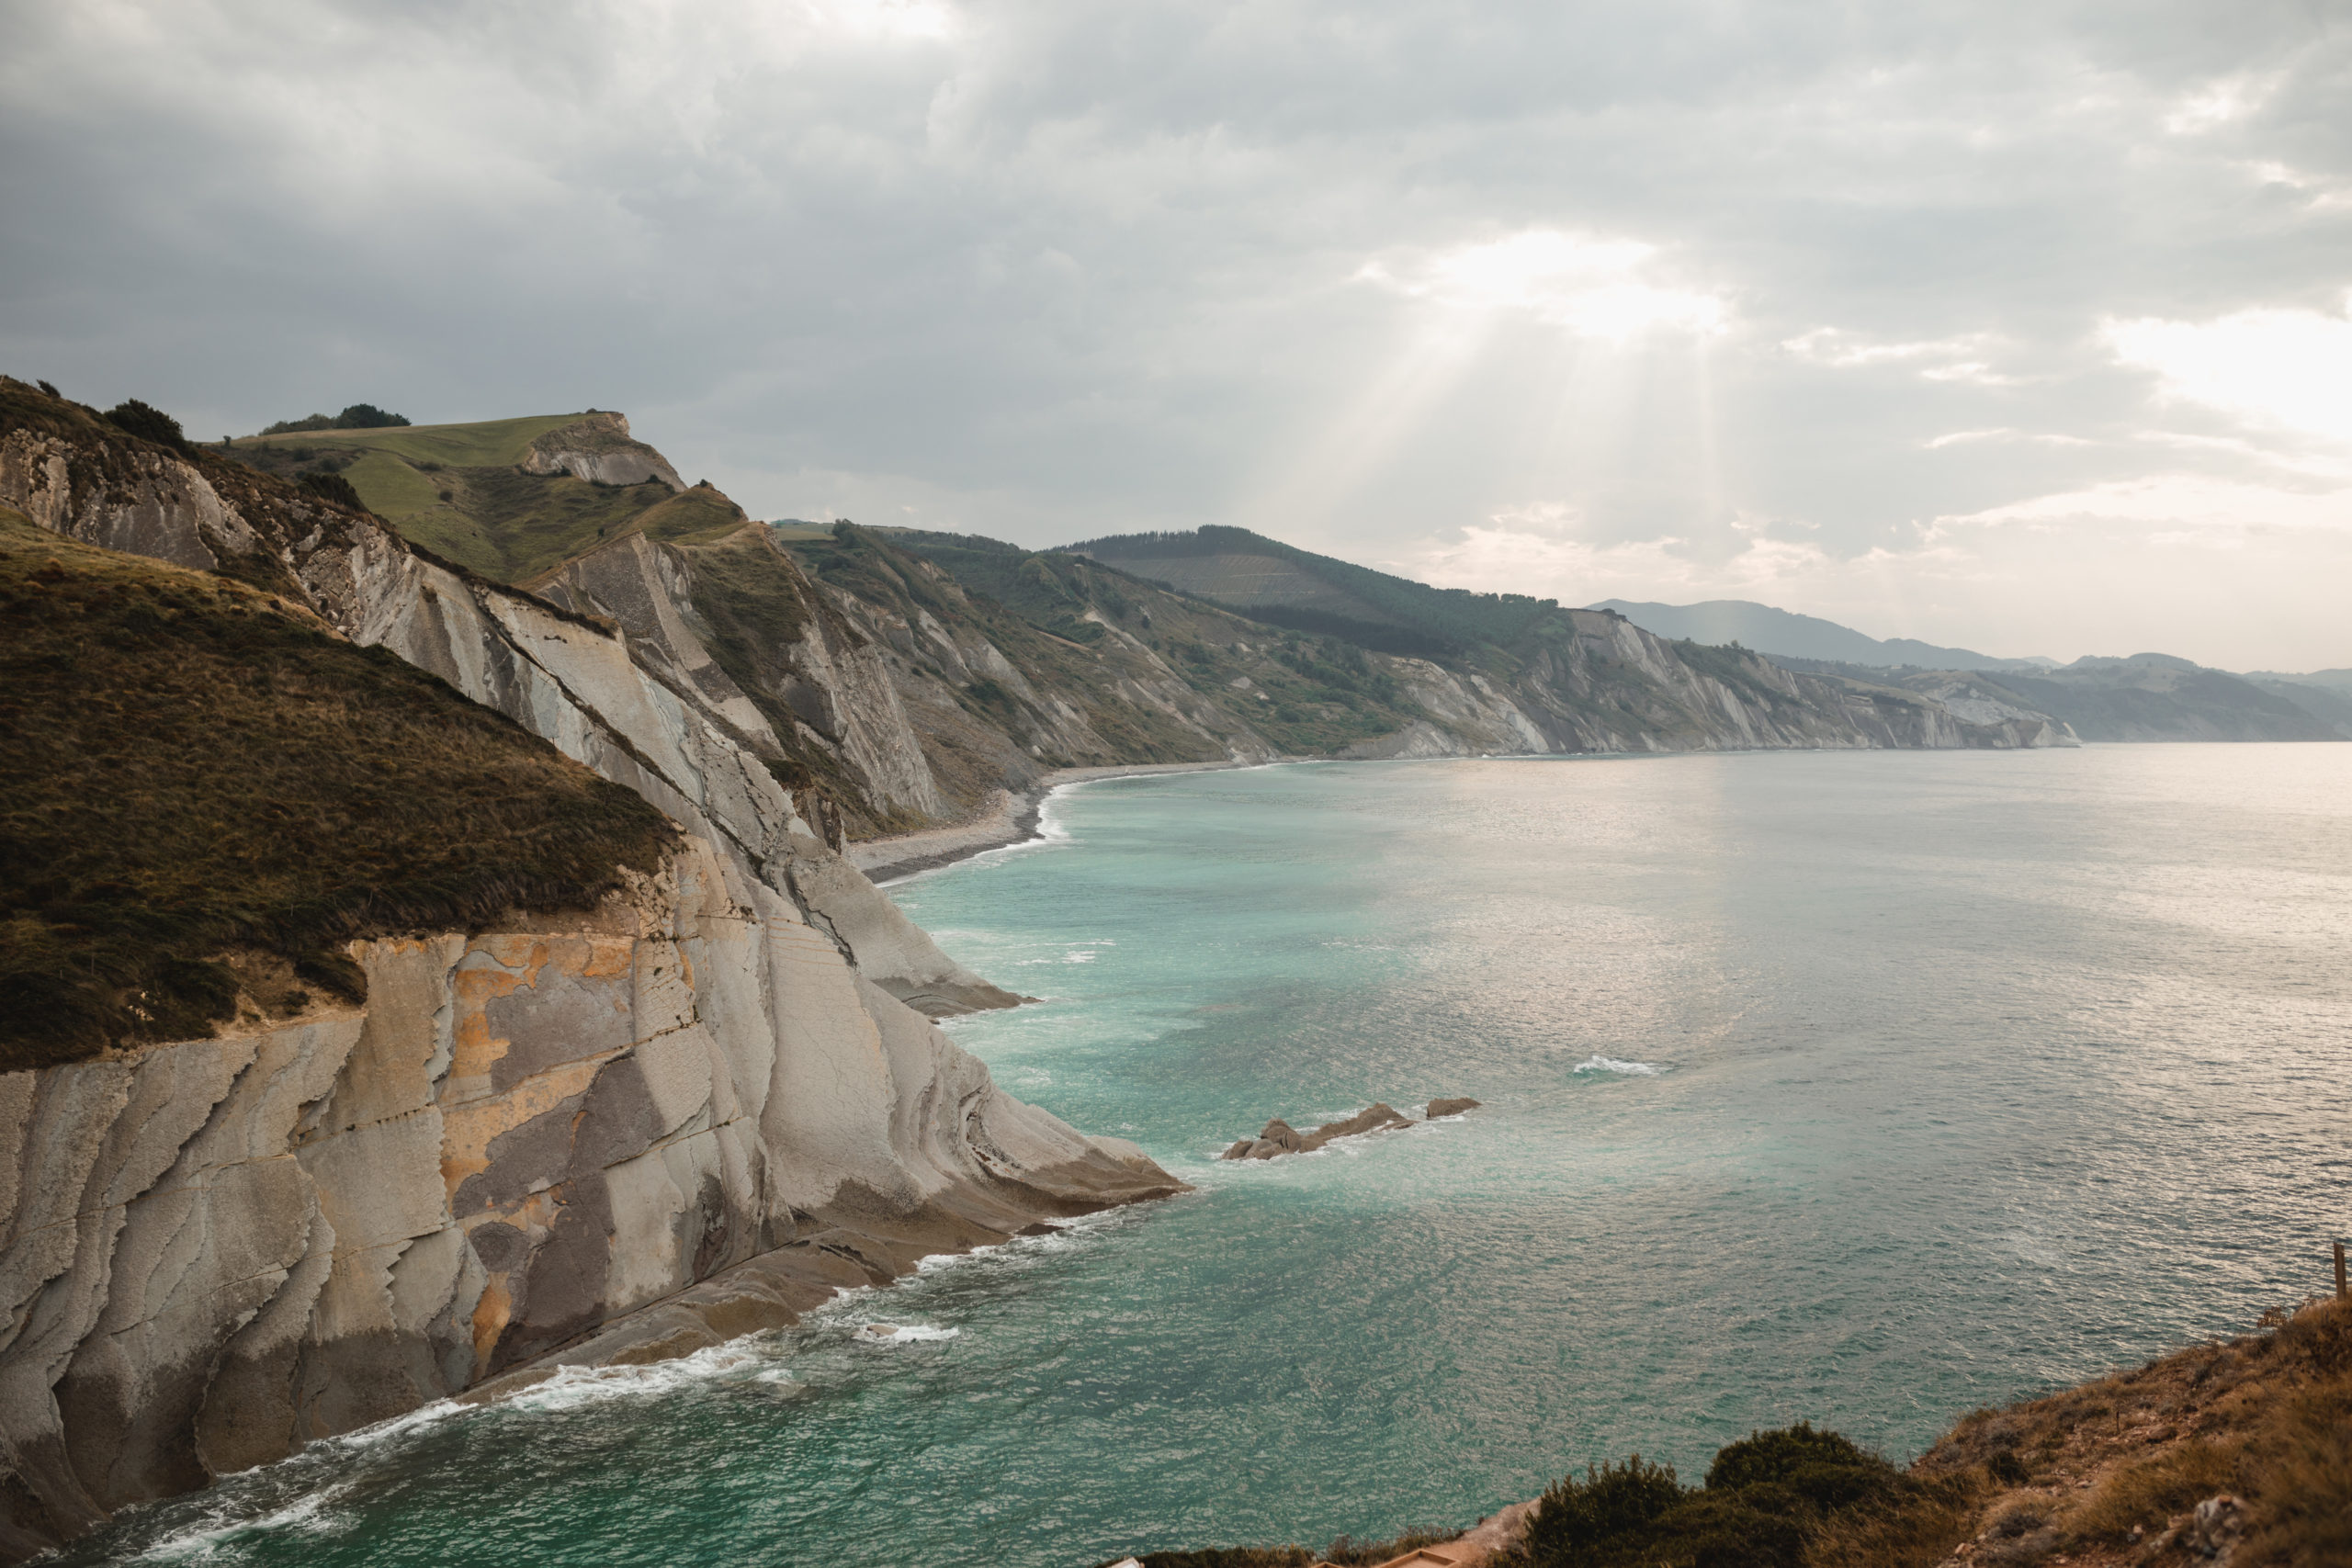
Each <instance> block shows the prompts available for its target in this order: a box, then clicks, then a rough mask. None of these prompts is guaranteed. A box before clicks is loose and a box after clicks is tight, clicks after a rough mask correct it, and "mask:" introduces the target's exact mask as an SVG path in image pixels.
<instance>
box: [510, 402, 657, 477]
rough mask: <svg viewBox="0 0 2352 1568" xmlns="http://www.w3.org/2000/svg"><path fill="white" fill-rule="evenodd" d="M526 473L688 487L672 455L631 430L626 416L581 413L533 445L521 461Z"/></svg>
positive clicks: (606, 413) (604, 413)
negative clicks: (668, 454) (636, 435)
mask: <svg viewBox="0 0 2352 1568" xmlns="http://www.w3.org/2000/svg"><path fill="white" fill-rule="evenodd" d="M522 467H523V471H524V472H525V473H526V474H570V475H571V477H572V478H573V479H586V480H588V481H590V482H591V483H594V484H608V485H641V484H643V483H644V482H645V481H646V480H648V479H660V480H661V481H662V483H663V484H666V485H668V486H669V487H670V488H671V489H672V490H673V491H682V490H684V489H685V488H686V482H685V480H684V479H680V478H679V477H678V470H677V469H675V468H672V467H671V466H670V459H668V458H667V457H663V456H662V454H661V453H659V452H657V451H655V450H654V449H653V448H652V447H650V446H647V445H646V444H645V443H644V442H642V441H639V440H637V439H636V438H635V437H633V436H631V435H630V434H629V433H628V417H627V416H626V415H623V414H617V413H609V412H600V413H591V414H583V415H582V416H581V417H580V418H578V419H576V420H573V421H572V422H571V423H570V424H567V425H564V426H562V427H560V428H559V429H555V430H550V431H548V433H547V434H544V435H542V436H540V437H539V438H538V439H537V440H536V441H534V442H532V443H531V450H530V452H529V453H528V454H527V455H526V457H524V459H523V465H522Z"/></svg>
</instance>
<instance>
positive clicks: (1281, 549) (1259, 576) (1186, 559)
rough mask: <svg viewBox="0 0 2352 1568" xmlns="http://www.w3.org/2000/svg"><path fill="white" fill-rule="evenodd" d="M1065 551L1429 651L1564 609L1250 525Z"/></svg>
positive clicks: (1510, 630)
mask: <svg viewBox="0 0 2352 1568" xmlns="http://www.w3.org/2000/svg"><path fill="white" fill-rule="evenodd" d="M1062 553H1066V554H1070V555H1081V556H1087V557H1091V558H1093V559H1095V560H1099V561H1104V562H1107V563H1109V564H1110V565H1113V566H1116V567H1118V568H1119V569H1121V570H1124V571H1127V572H1131V573H1133V574H1134V575H1136V576H1137V577H1140V578H1145V579H1147V580H1148V581H1153V582H1157V583H1161V584H1165V585H1166V586H1168V587H1170V588H1173V589H1176V590H1178V591H1180V592H1185V593H1191V594H1195V595H1198V596H1199V597H1201V598H1204V599H1207V600H1210V601H1211V602H1213V603H1215V604H1222V605H1224V606H1226V607H1227V608H1228V609H1233V610H1239V611H1241V612H1242V613H1244V614H1245V615H1250V616H1251V617H1252V618H1253V619H1256V620H1260V621H1264V622H1267V623H1270V624H1272V625H1274V626H1291V627H1295V628H1296V629H1298V630H1300V631H1308V632H1323V633H1329V634H1330V635H1332V636H1337V637H1347V638H1348V639H1350V640H1351V641H1353V642H1356V643H1358V644H1360V645H1362V646H1363V647H1365V648H1368V649H1375V650H1377V651H1379V652H1382V653H1401V654H1409V655H1413V656H1416V657H1419V658H1424V659H1427V658H1441V659H1442V658H1460V657H1461V656H1463V655H1464V654H1467V653H1469V652H1470V651H1471V650H1472V649H1476V647H1478V646H1479V645H1480V644H1482V643H1494V644H1499V645H1503V646H1509V645H1510V644H1512V643H1515V642H1518V641H1519V640H1520V639H1521V638H1522V637H1526V636H1527V635H1528V634H1529V633H1530V632H1532V630H1533V629H1534V628H1535V626H1536V625H1537V624H1538V623H1539V622H1540V621H1542V620H1544V618H1545V617H1546V616H1547V615H1556V614H1557V613H1558V612H1559V609H1560V604H1559V601H1558V600H1556V599H1534V598H1530V597H1529V596H1528V595H1526V594H1524V593H1474V592H1470V591H1469V590H1467V589H1463V588H1432V587H1431V586H1430V585H1429V584H1428V583H1426V582H1416V581H1413V580H1412V579H1410V578H1407V577H1395V576H1391V575H1390V574H1389V573H1387V572H1385V571H1374V570H1372V569H1371V568H1370V567H1363V566H1357V565H1354V564H1353V563H1352V562H1349V561H1343V560H1338V559H1335V558H1332V557H1330V556H1318V555H1317V554H1315V553H1314V552H1313V551H1311V550H1302V549H1299V548H1298V547H1295V546H1293V545H1285V544H1283V542H1282V541H1281V540H1279V539H1270V538H1267V537H1266V536H1264V535H1262V534H1253V533H1251V532H1250V530H1249V529H1247V528H1227V527H1221V526H1215V525H1212V526H1208V527H1204V528H1201V529H1198V530H1196V531H1194V532H1192V533H1182V534H1122V535H1115V536H1111V537H1108V538H1102V539H1088V540H1085V541H1083V542H1081V543H1079V544H1075V545H1065V546H1063V547H1062Z"/></svg>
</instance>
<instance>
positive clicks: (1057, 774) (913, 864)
mask: <svg viewBox="0 0 2352 1568" xmlns="http://www.w3.org/2000/svg"><path fill="white" fill-rule="evenodd" d="M1258 766H1261V764H1260V763H1257V762H1244V761H1235V760H1233V759H1231V758H1227V759H1226V760H1225V761H1216V762H1120V763H1114V764H1112V765H1111V766H1108V767H1101V768H1057V769H1055V770H1054V771H1053V772H1051V773H1046V775H1044V776H1043V777H1041V778H1040V779H1038V780H1037V782H1036V783H1035V784H1031V785H1030V786H1029V787H1028V788H1027V789H1024V790H1022V791H1021V792H1020V793H1018V794H1015V793H1014V792H1013V791H1012V790H1009V789H1000V790H998V791H997V792H996V794H995V795H994V796H993V797H992V798H991V800H990V802H989V805H988V806H987V807H985V808H984V809H983V810H982V811H981V812H980V814H979V815H978V816H977V817H974V818H972V819H971V820H970V821H967V822H957V823H952V824H950V825H948V826H947V827H944V828H924V829H920V830H919V831H916V832H912V833H897V834H893V835H891V836H890V837H889V838H887V839H865V840H860V841H859V842H857V843H854V844H851V845H850V846H849V847H848V848H847V849H845V850H843V851H842V858H843V859H845V860H847V861H848V862H849V863H850V864H852V865H854V866H855V867H857V869H858V870H859V871H860V872H862V873H864V874H865V878H866V880H867V881H869V882H872V883H874V884H875V885H876V886H880V885H881V884H883V883H885V882H896V881H898V880H899V879H900V878H902V877H908V876H912V875H914V874H916V873H917V872H923V871H936V870H938V869H939V868H940V867H941V866H944V865H954V864H955V863H956V862H957V861H964V860H969V859H971V858H972V857H973V856H974V855H979V854H986V853H987V852H989V851H990V850H1002V849H1010V848H1012V846H1013V845H1015V844H1025V843H1027V842H1029V841H1030V840H1032V839H1035V838H1038V837H1041V836H1042V835H1041V834H1040V833H1039V832H1038V828H1037V824H1038V820H1039V818H1041V816H1042V815H1043V814H1044V811H1045V807H1046V797H1047V796H1049V795H1052V794H1053V793H1054V792H1055V791H1056V790H1057V789H1060V788H1062V787H1063V786H1065V785H1067V784H1087V783H1090V782H1091V781H1093V780H1095V779H1113V778H1120V779H1124V778H1142V777H1148V776H1150V775H1152V774H1157V773H1221V772H1225V771H1227V770H1230V769H1233V768H1254V767H1258Z"/></svg>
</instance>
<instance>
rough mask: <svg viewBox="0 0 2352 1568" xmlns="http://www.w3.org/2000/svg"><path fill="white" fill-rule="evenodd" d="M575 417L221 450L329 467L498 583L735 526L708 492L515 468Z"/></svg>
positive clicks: (274, 463)
mask: <svg viewBox="0 0 2352 1568" xmlns="http://www.w3.org/2000/svg"><path fill="white" fill-rule="evenodd" d="M580 417H581V416H580V415H578V414H543V415H538V416H536V417H534V418H530V419H503V420H492V421H489V422H487V423H481V424H419V425H409V426H406V427H394V428H391V429H388V430H313V431H288V433H286V434H283V435H268V436H251V437H247V438H246V439H244V440H243V441H238V442H234V443H232V445H231V447H230V455H231V456H232V457H237V458H239V459H240V460H242V461H243V462H245V463H248V464H250V465H252V466H253V467H254V468H261V469H263V470H265V471H266V472H271V473H276V474H277V475H279V476H280V477H281V478H289V479H290V478H295V477H298V476H299V475H300V473H302V472H304V471H305V470H309V469H313V468H323V469H326V470H328V471H330V472H335V473H340V474H341V475H342V476H343V477H344V478H345V479H348V480H350V481H351V486H352V488H353V489H354V490H356V491H358V492H359V499H360V501H361V502H364V503H365V504H366V506H367V508H368V511H370V512H373V513H375V514H376V515H377V516H379V517H381V518H382V519H384V521H386V522H387V523H390V525H392V526H393V527H394V528H397V529H398V530H399V531H400V532H401V534H402V535H403V536H406V537H408V538H411V539H413V540H415V541H416V542H417V543H418V544H420V545H423V546H424V547H425V548H427V549H429V550H431V551H433V552H434V553H435V554H436V555H439V556H442V557H445V558H447V559H450V560H453V561H456V562H458V564H459V565H461V566H465V567H469V568H470V569H472V570H475V571H478V572H480V573H481V574H482V575H483V576H484V577H487V578H491V579H492V580H493V581H499V582H522V581H526V580H527V579H531V578H536V577H538V576H540V575H542V574H544V573H546V572H548V571H549V570H553V569H554V568H556V567H558V566H560V565H561V564H563V562H565V561H567V560H570V559H571V558H572V557H574V556H577V555H580V554H582V553H583V552H585V551H588V550H592V549H594V548H595V547H597V546H598V545H600V544H602V543H604V542H605V540H608V539H613V538H617V537H619V536H621V535H623V534H626V533H628V531H630V530H631V529H633V528H641V529H643V530H644V531H645V533H646V535H647V536H649V537H651V538H656V539H662V540H665V541H673V542H675V541H684V540H687V539H703V538H711V539H715V538H720V537H723V536H725V535H726V534H728V533H729V532H730V531H732V530H733V529H735V528H738V527H741V525H743V523H744V521H745V519H744V516H743V513H742V511H741V508H739V507H738V506H736V504H735V503H734V502H731V501H729V500H728V499H727V498H726V497H725V496H723V495H721V494H720V493H719V492H718V491H715V490H708V489H702V488H697V489H694V490H689V491H686V492H685V493H684V494H683V495H679V494H673V493H672V491H671V490H670V488H669V486H667V485H665V484H662V483H660V482H658V481H657V482H650V483H646V484H641V485H625V486H616V485H601V484H594V483H591V482H590V481H588V480H586V479H573V478H572V477H571V475H569V474H527V473H525V472H524V471H523V470H522V468H520V467H519V465H520V464H521V462H522V460H523V459H524V458H525V457H527V456H528V455H529V452H530V446H531V443H532V441H534V440H535V439H537V437H538V436H540V435H543V434H546V433H547V432H548V431H550V430H554V429H558V428H560V427H561V426H563V425H566V424H569V423H571V422H572V421H574V420H576V419H578V418H580Z"/></svg>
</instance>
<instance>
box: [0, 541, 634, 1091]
mask: <svg viewBox="0 0 2352 1568" xmlns="http://www.w3.org/2000/svg"><path fill="white" fill-rule="evenodd" d="M673 840H674V829H672V828H671V827H670V825H669V824H668V822H667V821H666V819H665V818H662V815H661V814H660V813H659V812H657V811H655V810H654V809H653V808H652V807H650V806H648V805H646V804H645V803H644V802H643V801H642V800H640V799H639V798H638V796H637V795H633V794H631V793H630V792H629V791H628V790H626V789H623V788H621V787H620V786H619V785H617V784H610V783H608V782H606V781H605V780H603V779H600V778H598V777H597V776H596V775H595V774H594V773H590V772H589V771H588V770H587V769H585V768H583V767H581V766H579V765H578V764H576V763H574V762H571V761H569V760H567V759H565V758H564V757H562V756H561V755H560V754H559V753H558V752H557V751H556V750H554V749H553V748H552V747H550V746H548V744H546V743H545V742H544V741H542V740H540V739H537V738H536V737H534V736H532V735H530V734H528V733H527V732H526V731H525V730H524V729H522V728H520V727H519V726H517V725H515V724H514V723H513V722H511V721H510V720H508V719H507V718H505V717H504V716H502V715H500V714H498V713H495V712H493V711H492V710H491V709H489V708H486V707H483V706H481V705H479V704H476V703H473V702H470V701H469V700H468V699H467V698H465V697H464V696H461V695H460V694H458V693H457V692H455V691H453V690H452V689H450V687H449V686H447V684H446V683H444V682H442V681H440V680H439V679H437V678H436V677H435V676H433V675H430V674H428V673H426V672H425V671H422V670H419V669H417V668H415V667H414V666H413V665H410V664H408V663H406V662H404V661H403V660H401V659H399V658H398V657H396V656H395V655H393V654H391V653H390V652H389V651H387V650H385V649H361V648H356V647H354V646H352V645H351V644H350V643H347V642H345V641H343V640H342V639H340V638H338V637H335V636H334V635H333V634H332V633H331V632H329V631H328V630H326V629H325V628H324V627H323V626H322V625H321V624H320V623H319V622H318V621H317V620H316V619H315V618H314V617H312V616H311V615H310V613H309V612H308V611H307V610H305V609H303V608H301V607H300V606H298V605H295V604H288V602H286V601H284V600H281V599H279V598H277V597H276V596H275V595H272V594H270V593H268V592H263V591H261V590H258V589H255V588H253V587H249V586H246V585H244V584H242V583H239V582H234V581H230V580H228V579H226V578H223V577H220V576H219V575H215V574H211V573H205V572H194V571H187V570H180V569H178V568H175V567H171V566H166V565H164V564H163V563H161V562H157V561H153V560H148V559H146V558H141V557H136V556H126V555H120V554H117V553H116V552H113V551H110V550H103V549H98V548H96V547H92V546H88V545H84V544H80V543H78V542H76V541H74V540H72V539H68V538H63V537H61V536H57V535H54V534H51V533H49V532H47V531H46V530H43V529H40V528H39V527H36V526H35V525H33V524H31V523H29V522H28V521H27V520H26V519H25V518H23V517H22V516H21V515H20V514H18V513H14V512H9V511H6V509H0V1070H7V1069H15V1068H20V1067H30V1066H48V1065H51V1064H53V1063H58V1062H64V1061H71V1060H75V1059H78V1058H81V1057H85V1056H87V1055H92V1054H93V1053H96V1052H97V1051H100V1050H102V1049H104V1048H106V1047H107V1046H109V1045H117V1044H124V1043H135V1042H140V1041H156V1040H169V1039H186V1038H188V1037H191V1036H195V1035H201V1034H204V1033H206V1032H208V1031H209V1029H210V1028H211V1027H212V1026H214V1025H215V1024H217V1023H219V1022H220V1021H223V1020H224V1019H227V1018H229V1017H231V1016H232V1014H233V1013H234V1012H235V1010H237V1008H238V1006H239V998H240V996H241V994H242V995H243V996H244V997H245V998H247V999H252V998H254V997H256V996H259V995H261V994H263V993H265V992H266V993H267V994H268V995H269V996H270V997H272V998H275V999H277V1000H278V1001H280V1002H281V1003H283V1004H284V1005H287V1006H299V1005H300V1001H301V1000H302V998H301V997H300V994H299V993H300V986H298V985H296V984H294V982H295V981H300V982H302V983H304V984H307V985H308V986H309V987H311V989H314V990H323V991H327V992H336V991H340V992H342V993H344V994H345V995H350V994H352V993H353V990H354V987H355V985H356V980H357V972H356V969H355V968H354V966H353V965H352V964H350V962H349V960H348V959H346V958H343V957H341V956H340V954H339V951H338V950H339V948H340V945H341V944H342V943H343V942H347V941H349V940H351V939H353V938H357V937H366V936H374V935H383V934H390V933H392V932H397V931H413V930H430V929H436V928H447V927H453V926H463V925H467V924H469V923H477V922H480V921H481V920H484V919H491V918H494V917H495V916H497V915H498V914H500V913H501V912H503V911H504V910H506V909H509V908H526V909H553V908H578V907H584V906H590V905H593V904H594V902H595V901H596V899H597V898H598V897H601V896H602V894H603V893H605V891H606V890H608V889H610V888H611V887H613V886H616V883H617V880H618V876H619V872H620V868H622V867H623V866H629V867H634V868H637V869H639V870H647V871H650V870H651V869H652V868H653V867H654V866H655V864H656V863H658V861H659V859H660V857H661V855H662V852H664V851H665V850H666V848H667V847H668V846H669V845H670V844H671V843H672V842H673ZM272 955H275V960H276V961H277V962H273V958H272ZM232 959H235V960H237V961H239V963H240V964H242V968H240V967H238V966H232V963H231V962H229V961H230V960H232ZM280 969H283V970H286V971H287V974H280V973H278V971H279V970H280ZM289 976H290V978H289Z"/></svg>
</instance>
